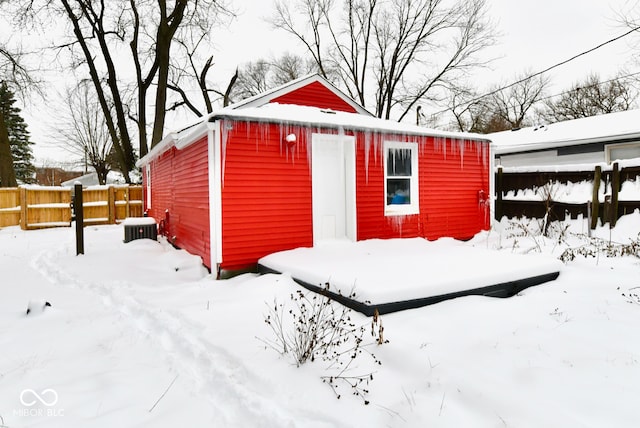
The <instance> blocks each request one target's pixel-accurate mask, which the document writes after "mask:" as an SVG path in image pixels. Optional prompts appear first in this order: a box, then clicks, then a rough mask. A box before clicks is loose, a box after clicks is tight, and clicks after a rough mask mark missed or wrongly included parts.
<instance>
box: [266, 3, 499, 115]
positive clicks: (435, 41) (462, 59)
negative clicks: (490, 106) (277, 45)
mask: <svg viewBox="0 0 640 428" xmlns="http://www.w3.org/2000/svg"><path fill="white" fill-rule="evenodd" d="M338 2H339V0H297V1H296V2H294V3H293V4H292V2H286V1H283V0H282V1H279V2H277V3H276V9H275V16H274V17H273V19H272V23H273V25H274V27H276V28H281V29H284V30H285V31H287V32H289V33H290V34H292V35H293V36H294V37H296V38H297V39H298V40H299V41H300V42H301V43H302V44H303V45H304V46H305V48H306V49H307V51H308V52H309V53H310V54H311V56H312V57H313V59H314V60H315V61H316V63H317V65H318V69H319V70H320V73H321V74H323V75H324V76H327V77H328V76H329V75H330V74H331V73H335V74H336V75H337V76H338V79H339V80H340V82H341V84H342V86H344V87H345V88H346V90H347V92H348V93H349V94H350V96H351V97H352V98H354V99H356V100H358V101H359V102H360V104H362V105H364V106H365V107H366V106H370V105H373V106H374V111H375V114H376V115H377V116H378V117H384V118H387V119H388V118H390V117H391V115H392V111H396V115H397V117H398V118H399V119H400V120H402V118H404V117H405V116H406V115H407V114H409V112H410V111H411V110H412V109H415V107H417V105H418V104H419V103H420V102H424V101H433V100H435V99H439V98H440V97H442V92H443V91H444V90H445V88H446V86H447V85H448V84H449V83H450V82H453V81H455V80H456V79H457V78H459V77H460V76H462V75H464V74H465V73H467V72H468V71H470V70H471V69H472V68H474V67H477V66H482V65H485V64H486V62H485V61H483V60H480V59H479V58H478V55H477V54H478V53H479V52H480V51H482V50H483V49H484V48H486V47H487V46H490V45H491V44H493V42H494V34H493V30H492V25H491V23H490V21H489V20H488V19H487V7H486V0H468V1H464V0H456V1H454V2H451V1H445V0H390V1H381V0H345V1H344V2H341V5H342V7H339V6H338ZM300 16H302V19H299V17H300Z"/></svg>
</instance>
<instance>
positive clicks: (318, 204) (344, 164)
mask: <svg viewBox="0 0 640 428" xmlns="http://www.w3.org/2000/svg"><path fill="white" fill-rule="evenodd" d="M311 159H312V161H311V176H312V177H311V178H312V192H313V242H314V244H317V243H318V242H321V241H323V240H328V239H349V240H352V241H355V240H356V218H355V138H354V137H352V136H345V135H333V134H313V135H312V139H311Z"/></svg>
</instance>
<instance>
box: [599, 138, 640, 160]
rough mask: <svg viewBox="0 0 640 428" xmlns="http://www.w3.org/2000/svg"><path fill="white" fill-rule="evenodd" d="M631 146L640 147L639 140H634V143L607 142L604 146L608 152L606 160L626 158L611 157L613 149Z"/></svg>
mask: <svg viewBox="0 0 640 428" xmlns="http://www.w3.org/2000/svg"><path fill="white" fill-rule="evenodd" d="M629 147H634V148H635V147H640V142H639V141H634V142H632V143H618V144H606V145H605V146H604V149H605V153H606V162H607V163H611V162H613V161H615V160H624V159H611V149H626V148H629Z"/></svg>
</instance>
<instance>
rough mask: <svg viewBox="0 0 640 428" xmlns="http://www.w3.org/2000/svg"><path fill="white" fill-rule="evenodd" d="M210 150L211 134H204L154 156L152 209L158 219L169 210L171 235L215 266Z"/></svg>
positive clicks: (185, 247)
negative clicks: (212, 260)
mask: <svg viewBox="0 0 640 428" xmlns="http://www.w3.org/2000/svg"><path fill="white" fill-rule="evenodd" d="M207 153H208V152H207V138H206V136H203V137H202V139H201V140H199V141H197V142H196V143H193V144H192V145H190V146H188V147H186V148H185V149H183V150H177V149H176V148H175V147H172V148H171V149H169V150H167V151H166V152H165V153H163V154H162V155H160V156H159V157H158V158H156V159H154V160H153V161H152V162H151V208H150V209H148V211H149V215H151V216H153V217H154V218H155V219H156V220H157V221H158V222H160V221H162V220H165V218H166V214H165V212H166V211H168V212H169V222H168V223H169V224H168V228H167V233H166V234H167V237H168V239H170V240H172V243H173V244H174V245H176V246H177V247H179V248H183V249H185V250H187V251H188V252H190V253H191V254H195V255H198V256H200V257H202V261H203V263H204V264H205V266H207V267H208V268H211V266H210V264H211V251H210V242H209V240H210V235H209V230H210V229H209V226H210V224H209V223H210V217H209V169H208V159H207ZM145 185H146V182H145ZM145 191H146V186H145ZM145 204H146V196H145ZM173 237H175V239H173Z"/></svg>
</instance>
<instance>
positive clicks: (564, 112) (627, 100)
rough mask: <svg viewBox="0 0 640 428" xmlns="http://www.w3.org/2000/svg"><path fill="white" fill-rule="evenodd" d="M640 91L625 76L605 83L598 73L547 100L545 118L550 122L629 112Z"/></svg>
mask: <svg viewBox="0 0 640 428" xmlns="http://www.w3.org/2000/svg"><path fill="white" fill-rule="evenodd" d="M637 96H638V92H637V91H636V90H635V88H634V87H633V85H632V84H631V82H629V81H628V80H626V79H625V78H624V77H623V76H619V77H618V78H616V79H612V80H609V81H607V82H601V81H600V77H599V76H598V75H597V74H591V75H589V76H588V77H587V78H586V79H584V80H583V81H580V82H576V83H574V84H573V85H572V86H571V88H570V89H569V90H568V91H566V92H564V93H562V94H561V95H560V96H559V97H558V98H556V99H551V100H547V101H546V102H545V110H544V113H543V116H544V117H545V119H546V120H548V121H550V122H559V121H562V120H570V119H578V118H580V117H590V116H595V115H598V114H605V113H613V112H616V111H624V110H629V109H631V108H633V107H634V100H635V99H636V98H637Z"/></svg>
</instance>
